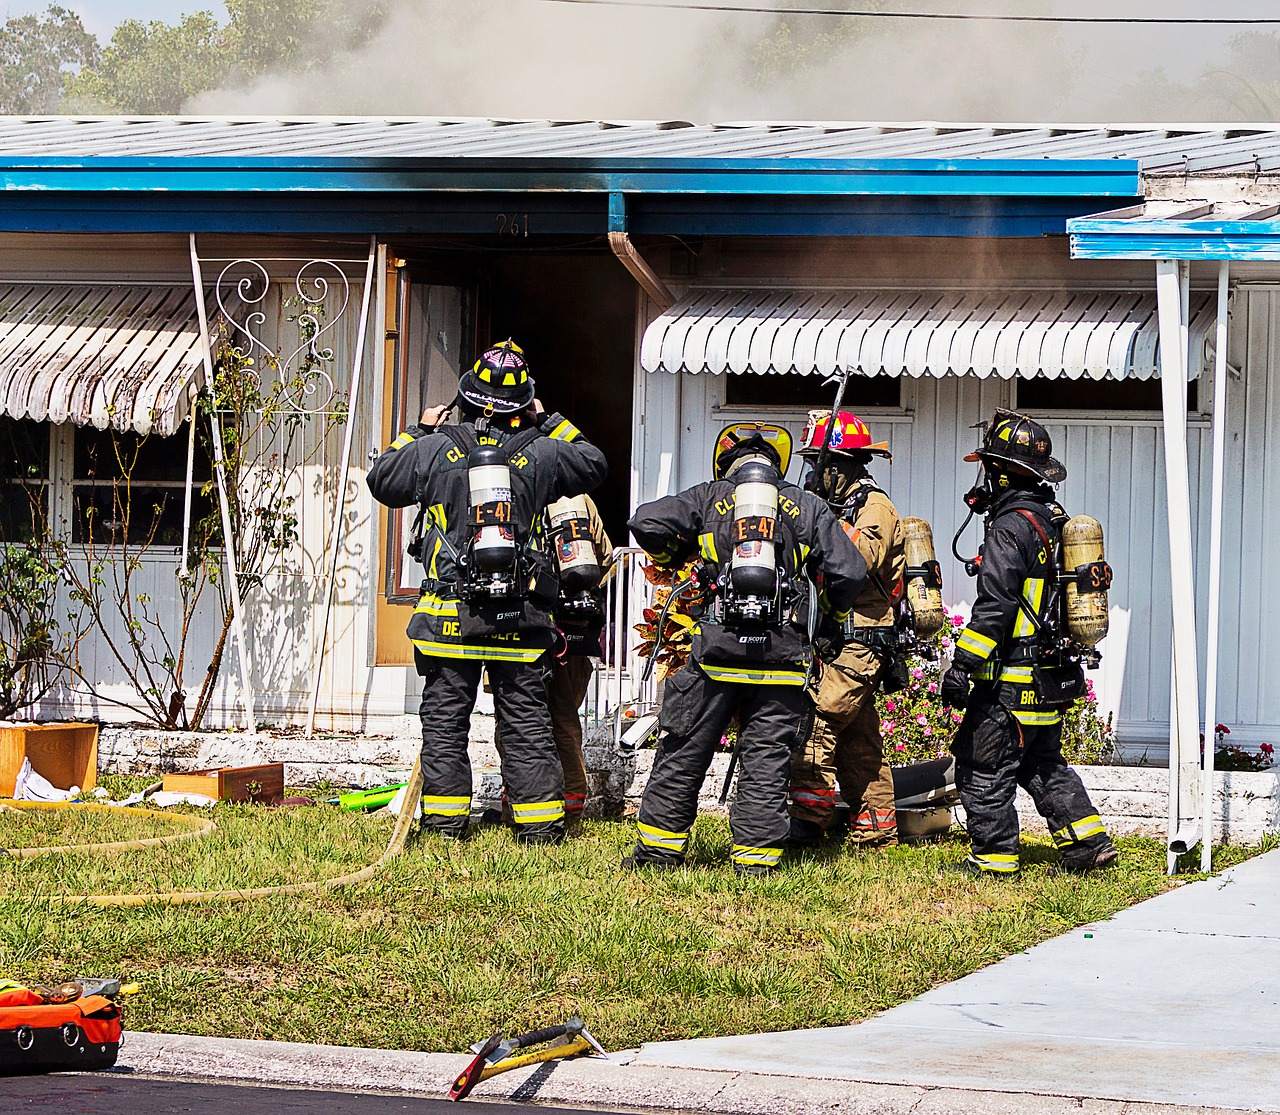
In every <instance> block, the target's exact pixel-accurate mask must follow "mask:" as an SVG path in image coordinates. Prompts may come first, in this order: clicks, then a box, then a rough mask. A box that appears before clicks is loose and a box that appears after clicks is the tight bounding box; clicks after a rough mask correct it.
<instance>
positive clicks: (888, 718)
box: [876, 615, 1115, 766]
mask: <svg viewBox="0 0 1280 1115" xmlns="http://www.w3.org/2000/svg"><path fill="white" fill-rule="evenodd" d="M964 622H965V621H964V617H963V616H958V615H957V616H952V617H951V625H950V627H944V628H943V629H942V631H941V632H940V633H939V634H938V635H937V636H935V637H934V639H933V640H932V642H933V644H934V646H935V647H936V648H937V650H938V651H940V652H945V651H950V650H951V648H952V646H953V638H952V636H953V635H954V633H955V631H957V630H958V629H959V628H961V627H963V626H964ZM940 657H941V656H940ZM908 667H909V681H908V684H907V687H906V688H905V689H901V690H899V691H898V692H897V693H892V694H884V693H881V694H879V695H878V696H877V698H876V707H877V710H878V711H879V713H880V732H881V735H882V736H883V737H884V749H885V754H886V755H888V756H889V763H890V765H892V766H904V765H906V764H907V763H918V762H921V761H923V760H925V759H936V758H938V757H940V756H942V755H946V754H948V753H949V751H948V747H949V745H950V743H951V737H952V736H953V735H954V734H955V730H956V727H957V726H958V725H959V723H960V721H961V719H962V715H961V713H959V712H957V711H956V710H954V709H949V708H944V707H943V706H942V702H941V700H940V698H939V697H938V689H939V686H940V684H941V680H942V664H941V661H940V660H939V659H934V660H932V661H931V660H930V659H927V658H914V657H913V658H911V659H909V661H908ZM1085 684H1086V686H1087V689H1088V692H1087V694H1086V695H1085V698H1084V700H1082V701H1077V702H1076V703H1075V704H1073V705H1071V706H1070V707H1068V708H1067V709H1064V710H1063V714H1062V721H1063V725H1062V754H1063V755H1064V756H1065V758H1066V760H1067V762H1069V763H1086V764H1096V763H1105V762H1106V761H1107V760H1109V759H1110V758H1111V757H1112V755H1113V752H1114V748H1115V732H1114V731H1113V730H1112V727H1111V719H1110V717H1108V718H1107V719H1106V720H1105V721H1104V720H1102V719H1101V717H1099V716H1098V698H1097V695H1096V694H1095V693H1094V688H1093V682H1092V681H1086V683H1085Z"/></svg>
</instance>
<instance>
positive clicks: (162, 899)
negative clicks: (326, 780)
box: [0, 761, 422, 906]
mask: <svg viewBox="0 0 1280 1115" xmlns="http://www.w3.org/2000/svg"><path fill="white" fill-rule="evenodd" d="M421 797H422V767H421V764H420V762H419V761H415V762H414V764H413V772H412V773H411V774H410V775H409V785H408V789H407V791H406V793H405V796H404V803H403V804H402V805H401V806H400V812H399V813H398V814H397V815H396V824H395V828H394V829H393V830H392V833H391V839H390V840H389V841H388V842H387V846H386V848H385V849H384V851H383V853H382V855H380V856H379V857H378V858H377V859H376V860H374V862H373V863H371V864H369V865H368V866H367V867H362V868H360V870H358V871H352V872H350V873H348V874H346V875H339V876H337V877H336V878H332V879H316V880H315V881H314V882H309V883H286V884H283V885H281V886H275V887H250V888H247V889H244V890H198V891H168V892H165V891H157V892H155V893H150V894H61V895H45V894H42V895H31V896H25V895H24V896H23V897H22V898H21V899H20V901H23V902H43V903H50V904H53V905H63V906H152V905H155V906H198V905H202V904H205V903H211V902H243V901H246V900H247V899H251V898H270V897H272V896H274V895H293V894H312V893H314V892H316V891H326V890H336V889H337V888H339V887H347V886H355V885H357V884H359V883H366V882H368V881H369V880H370V879H372V878H373V877H374V876H375V875H376V874H377V873H378V871H379V870H380V869H381V868H382V867H383V865H385V864H386V863H387V862H388V861H389V860H392V859H394V858H395V857H396V856H398V855H400V853H401V852H403V851H404V848H405V844H406V843H407V842H408V839H409V833H410V831H411V830H412V827H413V819H414V811H415V808H416V806H417V803H418V801H419V800H420V799H421ZM5 806H6V807H12V808H15V809H33V810H58V809H82V810H88V811H91V812H100V813H124V814H134V815H139V816H148V817H162V818H164V819H165V820H168V821H177V822H179V823H180V824H182V825H184V826H186V828H185V831H182V832H176V833H170V834H169V835H168V836H153V837H147V838H145V839H141V840H120V841H113V842H111V843H105V844H68V845H62V846H50V847H46V848H6V849H4V850H3V852H0V854H3V855H9V856H11V857H13V858H15V859H35V858H37V857H38V856H49V855H61V854H65V853H68V852H87V853H107V854H109V853H114V852H130V851H137V850H139V849H142V848H153V847H155V846H156V845H159V844H169V843H173V842H175V841H178V840H193V839H196V838H198V837H202V836H207V835H208V834H209V833H211V832H212V831H213V830H214V828H215V827H216V826H215V825H214V823H213V822H212V821H211V820H209V819H208V818H205V817H191V816H188V815H187V814H184V813H162V812H160V811H159V810H156V809H141V808H138V807H136V806H126V805H95V804H90V803H87V802H25V801H14V802H5Z"/></svg>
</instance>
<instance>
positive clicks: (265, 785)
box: [164, 763, 284, 803]
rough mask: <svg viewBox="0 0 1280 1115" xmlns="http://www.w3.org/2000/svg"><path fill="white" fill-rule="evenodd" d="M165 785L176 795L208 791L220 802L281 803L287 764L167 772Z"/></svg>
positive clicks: (207, 794) (206, 793)
mask: <svg viewBox="0 0 1280 1115" xmlns="http://www.w3.org/2000/svg"><path fill="white" fill-rule="evenodd" d="M164 788H165V790H167V791H170V792H172V793H176V794H204V795H205V796H207V797H211V798H216V799H217V800H218V801H262V802H268V803H270V802H277V801H279V800H280V799H281V798H283V797H284V763H264V764H263V765H262V766H256V767H220V768H217V769H214V770H193V771H190V772H189V773H187V774H166V775H165V776H164Z"/></svg>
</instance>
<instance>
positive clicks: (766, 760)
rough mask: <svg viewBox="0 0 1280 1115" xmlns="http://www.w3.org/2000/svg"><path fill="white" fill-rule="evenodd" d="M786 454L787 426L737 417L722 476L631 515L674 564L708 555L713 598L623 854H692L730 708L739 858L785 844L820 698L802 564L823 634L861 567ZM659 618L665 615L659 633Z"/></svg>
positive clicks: (671, 695)
mask: <svg viewBox="0 0 1280 1115" xmlns="http://www.w3.org/2000/svg"><path fill="white" fill-rule="evenodd" d="M790 456H791V438H790V435H789V434H788V433H787V432H786V431H785V430H783V429H782V428H781V427H778V426H769V425H764V424H761V423H739V424H737V425H735V426H730V427H728V428H727V429H725V430H724V431H722V433H721V435H720V437H719V438H718V439H717V442H716V450H715V454H714V458H713V469H712V472H713V475H714V476H715V479H714V480H712V481H710V482H709V483H705V484H697V485H695V486H694V487H692V488H689V489H688V490H687V491H684V492H681V493H680V494H679V495H674V496H667V497H665V498H663V499H659V500H655V501H654V502H652V503H646V504H645V505H644V506H642V507H641V508H639V510H637V511H636V513H635V515H634V517H633V518H632V519H631V522H630V523H629V524H628V525H629V526H630V528H631V531H632V533H633V534H634V535H635V537H636V539H637V541H638V542H639V543H640V545H641V546H643V547H644V549H645V551H646V552H647V553H648V554H649V556H650V557H651V558H652V559H653V561H654V562H655V563H656V564H658V565H660V566H663V567H665V568H669V569H679V568H680V567H681V566H682V565H683V564H684V563H685V562H686V561H688V560H689V559H690V558H693V557H695V556H700V558H701V562H702V565H701V568H702V571H703V572H702V575H701V576H699V577H698V578H697V579H696V582H693V583H696V584H699V585H702V586H705V588H706V590H707V591H708V592H709V595H710V603H709V606H708V608H707V610H706V611H705V612H704V614H703V615H702V617H701V618H700V619H699V621H698V623H697V624H696V626H695V627H694V629H693V645H692V650H691V652H690V656H689V661H688V662H687V663H686V664H685V665H684V666H683V667H682V668H681V669H679V670H677V671H676V672H675V673H674V674H672V675H671V676H670V677H668V678H667V679H666V682H665V688H664V690H663V698H662V709H661V714H660V719H659V729H660V731H661V736H660V738H659V743H658V751H657V754H656V756H655V758H654V763H653V773H652V774H651V775H650V778H649V782H648V785H647V786H646V787H645V791H644V797H643V799H642V800H641V802H640V815H639V817H638V826H637V827H638V833H637V837H638V838H637V841H636V846H635V851H634V852H633V853H632V855H631V856H629V857H628V858H627V859H626V860H624V861H623V864H624V866H626V867H640V866H646V865H647V866H650V867H653V868H659V869H661V868H672V867H678V866H679V865H680V864H682V863H683V862H684V859H685V854H686V852H687V851H688V846H689V836H690V832H691V830H692V828H693V822H694V820H695V818H696V817H697V812H698V790H699V788H700V787H701V785H702V782H703V779H704V778H705V777H706V774H707V769H708V767H710V765H711V760H712V758H713V757H714V756H715V753H716V751H717V749H718V748H719V747H720V741H721V738H722V737H723V736H724V733H725V730H726V729H727V728H728V727H729V723H730V721H731V720H732V719H733V717H734V715H735V714H736V715H737V717H738V724H739V729H738V741H737V746H736V754H737V758H738V764H739V767H738V769H739V774H738V790H737V796H736V798H735V799H734V803H733V806H732V808H731V809H730V811H729V826H730V828H731V829H732V832H733V849H732V852H731V854H730V859H731V860H732V862H733V867H734V870H735V871H736V872H737V873H739V874H747V875H759V874H766V873H768V872H769V871H772V870H774V869H775V868H776V866H777V864H778V861H779V859H780V858H781V856H782V851H783V844H784V841H785V840H786V837H787V833H788V830H789V822H788V817H787V781H788V775H789V773H790V768H791V756H792V752H793V751H794V749H795V748H796V747H798V746H799V745H800V744H801V743H803V742H804V740H805V739H807V738H808V734H809V723H810V720H811V718H812V707H813V706H812V702H811V701H810V699H809V696H808V694H807V692H806V690H805V676H806V672H807V669H806V667H807V662H808V657H809V654H810V653H811V651H810V638H809V627H808V620H809V618H810V617H809V603H808V602H809V596H810V592H809V580H807V579H806V577H808V578H811V579H813V581H814V583H815V585H816V586H817V591H816V593H815V595H816V597H817V601H818V605H817V606H818V610H819V613H820V614H821V615H822V616H823V617H824V618H823V621H822V623H821V624H820V625H819V627H820V630H819V634H820V635H821V636H822V637H823V638H825V639H831V640H833V641H835V642H838V641H839V640H840V638H841V636H842V627H841V625H842V624H843V622H844V620H845V619H846V618H847V616H848V614H849V608H850V607H851V605H852V604H853V602H854V600H855V599H856V598H857V596H858V594H859V593H860V592H861V590H862V586H863V582H864V580H865V578H866V563H865V562H864V561H863V559H862V555H861V554H860V553H859V552H858V550H857V549H856V548H855V547H854V546H853V545H852V544H851V543H850V542H849V539H848V538H847V536H846V535H845V533H844V531H842V530H841V529H840V524H839V523H838V522H837V520H836V518H835V516H833V515H832V514H831V512H830V511H829V510H828V509H827V506H826V504H825V503H823V501H822V500H820V499H818V498H817V497H816V496H814V495H811V494H810V493H808V492H804V491H801V489H800V488H798V487H796V486H795V485H794V484H790V483H787V482H786V481H784V480H783V479H782V477H783V475H784V474H785V472H786V469H787V463H788V461H789V459H790ZM679 588H680V586H676V590H675V591H679ZM815 619H816V617H815ZM664 623H665V616H661V617H660V618H659V622H658V624H657V628H658V630H659V632H661V630H662V629H663V626H664ZM824 628H825V630H823V629H824Z"/></svg>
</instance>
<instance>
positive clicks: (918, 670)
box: [911, 666, 924, 681]
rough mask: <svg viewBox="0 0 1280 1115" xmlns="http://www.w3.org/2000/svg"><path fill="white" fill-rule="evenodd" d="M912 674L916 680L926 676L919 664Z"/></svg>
mask: <svg viewBox="0 0 1280 1115" xmlns="http://www.w3.org/2000/svg"><path fill="white" fill-rule="evenodd" d="M911 676H912V677H913V678H915V679H916V681H919V680H920V679H921V678H922V677H924V671H923V670H922V669H921V668H920V667H919V666H917V667H916V668H915V669H914V670H912V671H911Z"/></svg>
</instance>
